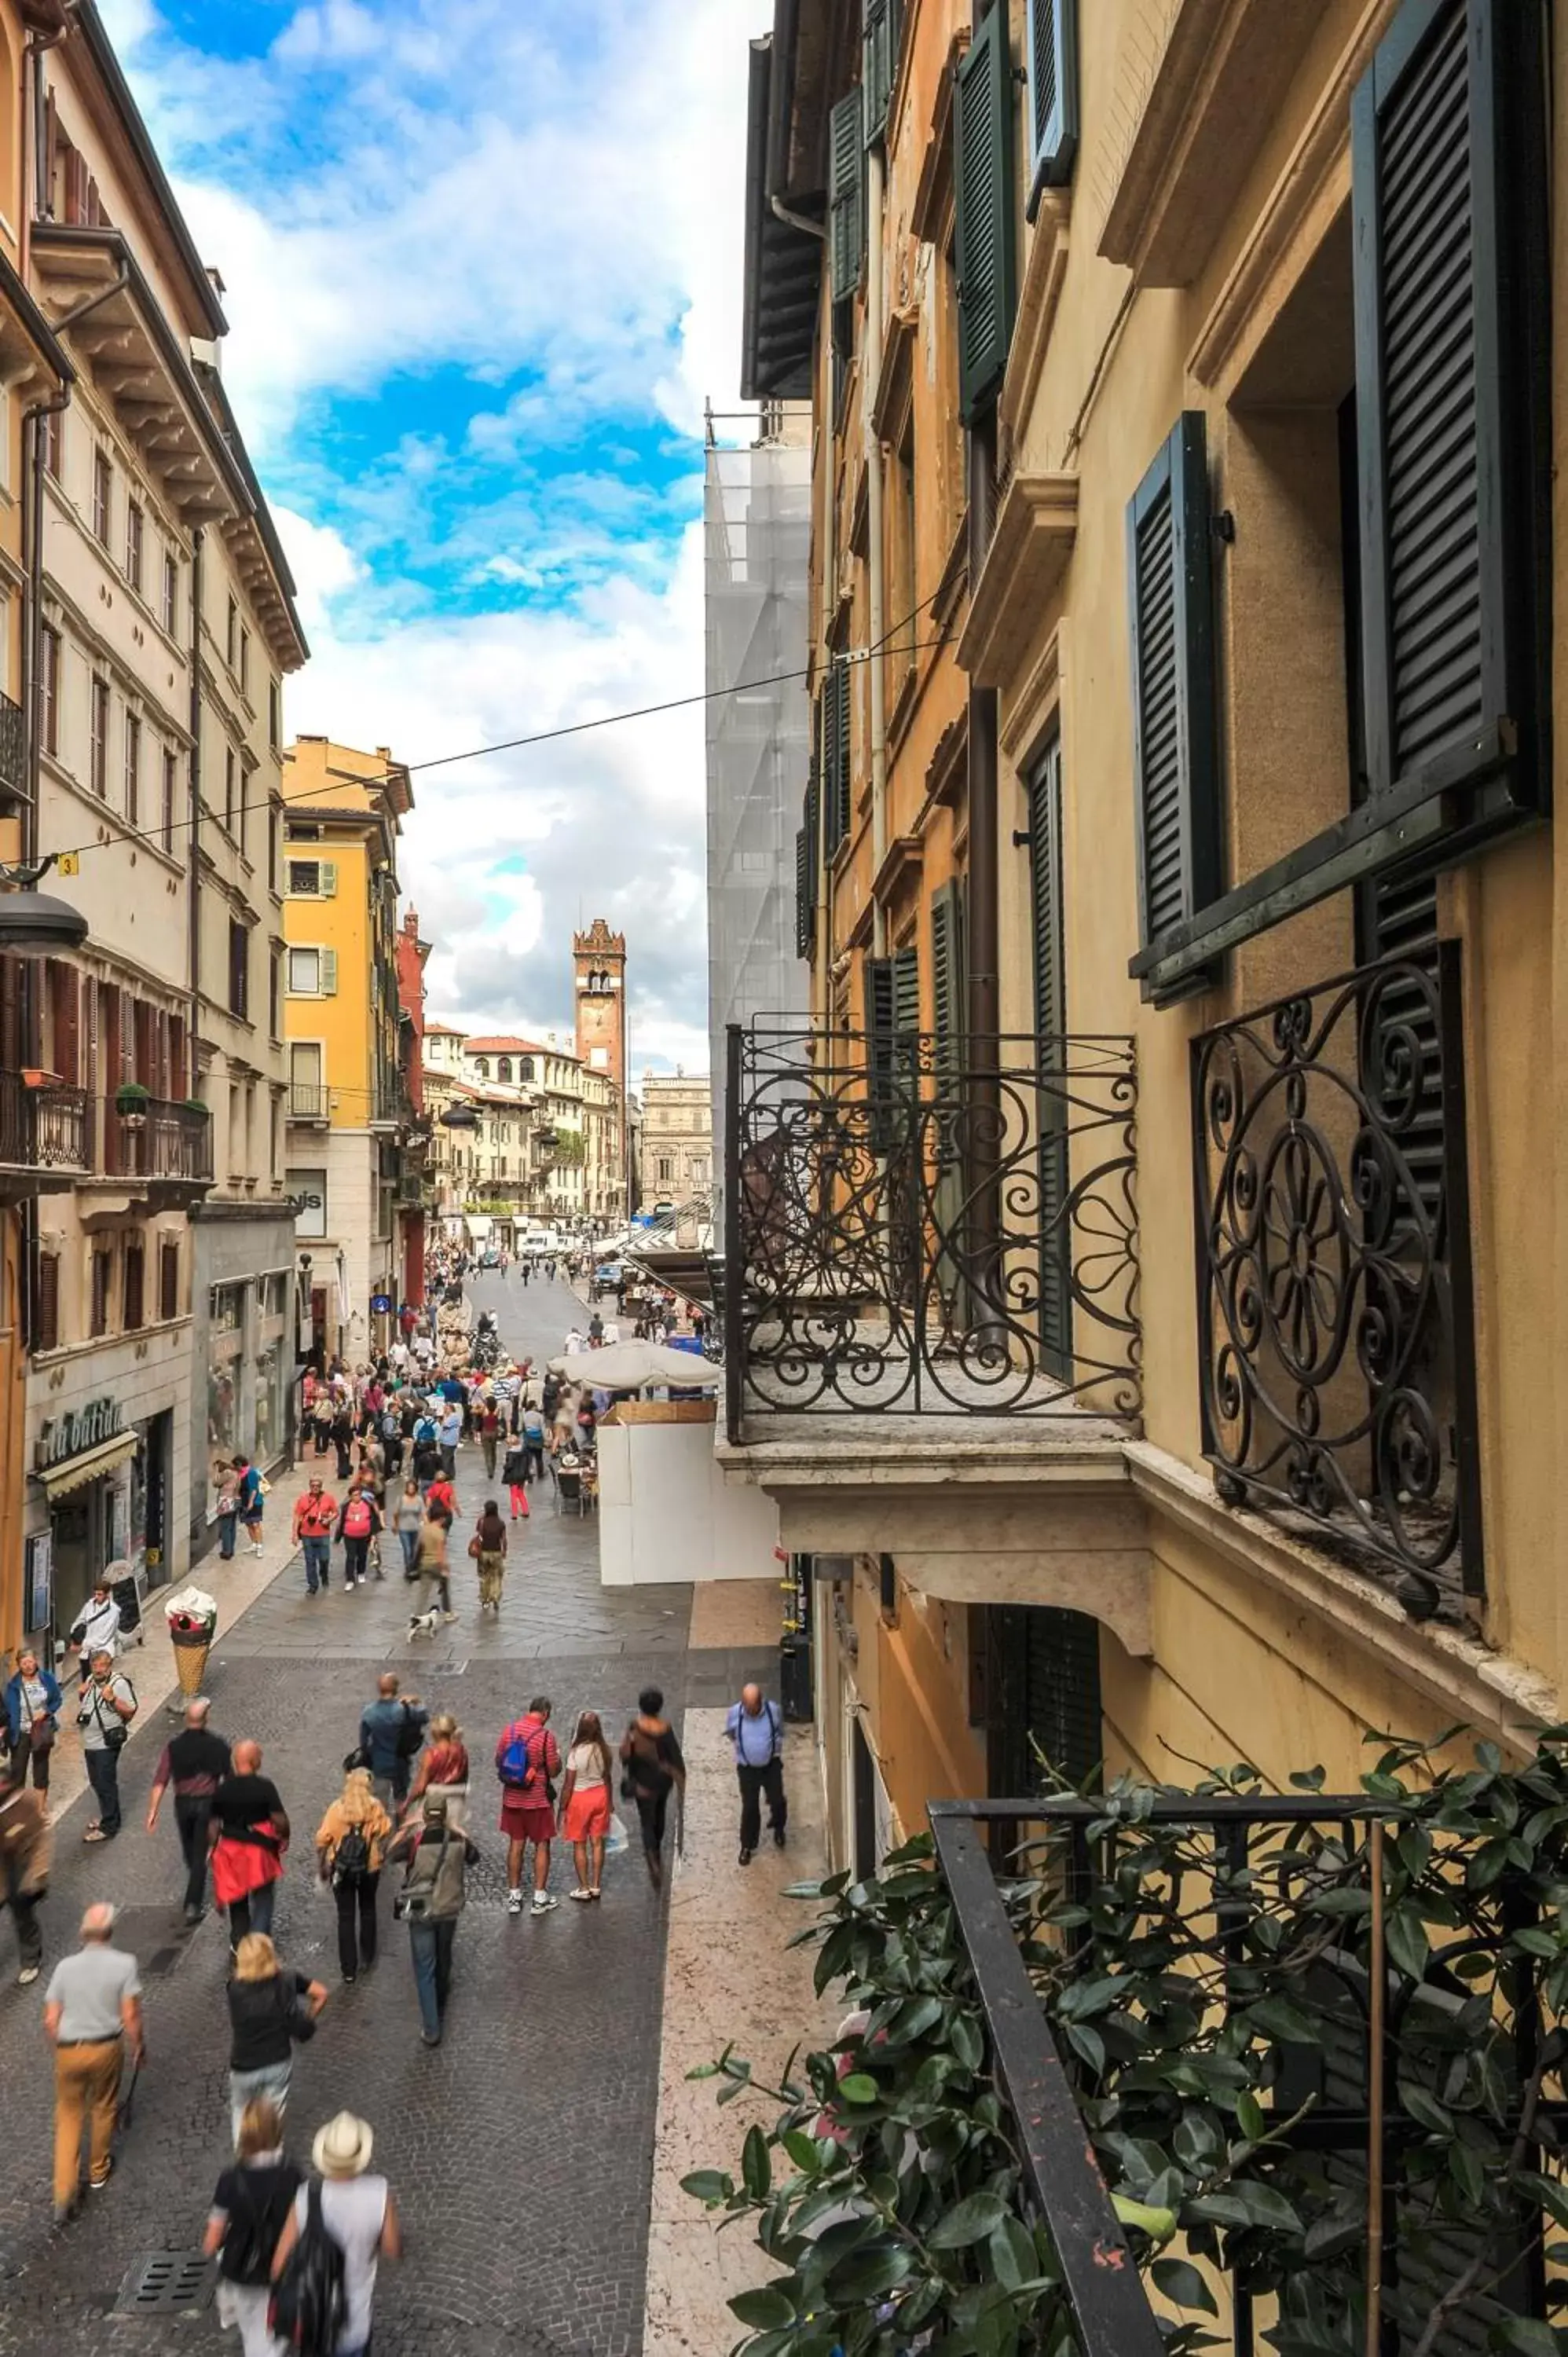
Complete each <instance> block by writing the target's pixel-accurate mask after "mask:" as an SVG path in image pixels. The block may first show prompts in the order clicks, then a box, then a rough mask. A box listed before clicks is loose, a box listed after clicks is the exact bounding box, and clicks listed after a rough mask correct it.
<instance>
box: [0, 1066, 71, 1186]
mask: <svg viewBox="0 0 1568 2357" xmlns="http://www.w3.org/2000/svg"><path fill="white" fill-rule="evenodd" d="M91 1157H92V1125H91V1114H90V1100H89V1098H88V1095H87V1092H86V1091H85V1090H84V1089H72V1088H66V1087H64V1086H62V1085H61V1084H60V1083H59V1082H53V1081H48V1082H41V1083H40V1084H39V1085H38V1087H37V1088H29V1087H28V1086H27V1082H25V1081H24V1080H23V1078H22V1076H21V1074H20V1073H19V1072H0V1167H3V1168H6V1169H12V1170H67V1171H70V1170H79V1171H81V1172H83V1173H85V1172H86V1171H87V1170H88V1169H90V1168H91Z"/></svg>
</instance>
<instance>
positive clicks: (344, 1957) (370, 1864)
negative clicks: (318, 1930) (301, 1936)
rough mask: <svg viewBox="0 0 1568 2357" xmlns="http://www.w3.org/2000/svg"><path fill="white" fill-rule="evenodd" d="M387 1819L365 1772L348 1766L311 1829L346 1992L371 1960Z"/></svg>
mask: <svg viewBox="0 0 1568 2357" xmlns="http://www.w3.org/2000/svg"><path fill="white" fill-rule="evenodd" d="M391 1831H392V1819H391V1818H390V1817H389V1816H388V1814H387V1813H386V1811H385V1809H384V1808H383V1807H382V1806H381V1802H380V1801H378V1800H377V1798H376V1795H375V1792H374V1789H373V1788H372V1786H371V1771H370V1770H369V1769H368V1768H350V1769H349V1772H348V1774H347V1775H346V1776H345V1777H344V1779H343V1790H342V1791H341V1792H339V1793H338V1798H337V1799H336V1800H335V1801H334V1802H333V1803H332V1805H331V1807H330V1808H329V1809H328V1812H327V1813H326V1815H325V1816H324V1817H323V1818H322V1820H321V1823H320V1824H318V1825H317V1828H316V1857H317V1865H318V1866H319V1867H320V1871H321V1879H322V1881H323V1882H329V1883H330V1884H331V1885H332V1896H333V1898H334V1899H335V1900H336V1901H337V1904H338V1964H339V1965H340V1966H341V1967H342V1972H343V1983H344V1986H345V1987H348V1988H351V1987H352V1986H353V1985H354V1983H355V1981H356V1980H358V1978H359V1976H360V1969H361V1967H362V1968H363V1969H364V1971H366V1972H369V1971H370V1968H371V1965H372V1964H374V1963H375V1961H376V1892H377V1891H378V1890H379V1889H380V1888H381V1857H382V1855H383V1853H384V1851H385V1849H386V1845H387V1835H389V1834H390V1833H391Z"/></svg>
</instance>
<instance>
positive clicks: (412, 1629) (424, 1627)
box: [408, 1604, 441, 1638]
mask: <svg viewBox="0 0 1568 2357" xmlns="http://www.w3.org/2000/svg"><path fill="white" fill-rule="evenodd" d="M440 1626H441V1615H440V1612H439V1611H438V1610H437V1609H436V1608H435V1605H434V1604H433V1605H432V1606H431V1608H430V1609H429V1611H428V1612H416V1613H414V1615H413V1618H412V1619H411V1620H410V1621H409V1624H408V1633H409V1636H410V1637H411V1638H413V1637H434V1636H435V1631H437V1629H439V1627H440Z"/></svg>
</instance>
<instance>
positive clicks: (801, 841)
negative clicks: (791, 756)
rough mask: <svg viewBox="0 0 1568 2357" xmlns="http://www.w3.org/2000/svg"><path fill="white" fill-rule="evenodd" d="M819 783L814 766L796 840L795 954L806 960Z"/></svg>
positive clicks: (811, 933)
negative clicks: (802, 821)
mask: <svg viewBox="0 0 1568 2357" xmlns="http://www.w3.org/2000/svg"><path fill="white" fill-rule="evenodd" d="M801 817H802V819H803V820H804V824H803V825H802V826H801V828H800V832H799V834H797V835H796V837H795V954H796V956H797V957H803V958H809V957H810V956H811V952H812V951H813V949H814V948H815V946H816V938H817V857H818V842H819V834H820V830H821V826H822V782H821V780H820V779H819V778H818V776H817V765H816V763H815V761H813V762H812V763H811V777H810V780H808V782H807V786H806V795H805V804H804V808H803V810H802V812H801Z"/></svg>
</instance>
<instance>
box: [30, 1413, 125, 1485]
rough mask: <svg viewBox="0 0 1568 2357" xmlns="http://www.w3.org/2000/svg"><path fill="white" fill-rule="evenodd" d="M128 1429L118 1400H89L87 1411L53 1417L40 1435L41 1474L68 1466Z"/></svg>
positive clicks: (38, 1465)
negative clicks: (68, 1460) (67, 1464)
mask: <svg viewBox="0 0 1568 2357" xmlns="http://www.w3.org/2000/svg"><path fill="white" fill-rule="evenodd" d="M124 1429H125V1426H124V1419H123V1417H122V1416H121V1414H120V1403H119V1401H118V1400H115V1399H96V1400H89V1401H88V1403H87V1405H86V1406H85V1407H77V1408H72V1409H70V1412H69V1413H68V1414H67V1415H51V1416H50V1417H49V1418H48V1422H47V1423H46V1424H45V1425H44V1426H43V1428H42V1430H41V1431H40V1432H39V1434H38V1456H37V1459H36V1463H37V1467H38V1471H39V1472H40V1473H45V1472H48V1469H49V1468H50V1467H51V1466H55V1465H63V1464H65V1463H66V1461H67V1459H68V1458H72V1457H84V1456H85V1455H86V1454H87V1451H88V1450H89V1449H90V1448H98V1447H99V1446H100V1445H101V1444H102V1442H103V1441H105V1440H113V1439H115V1438H116V1437H118V1436H119V1435H120V1434H121V1433H122V1432H124Z"/></svg>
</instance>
